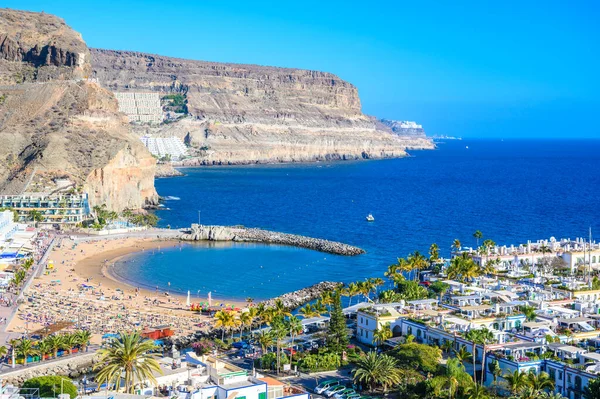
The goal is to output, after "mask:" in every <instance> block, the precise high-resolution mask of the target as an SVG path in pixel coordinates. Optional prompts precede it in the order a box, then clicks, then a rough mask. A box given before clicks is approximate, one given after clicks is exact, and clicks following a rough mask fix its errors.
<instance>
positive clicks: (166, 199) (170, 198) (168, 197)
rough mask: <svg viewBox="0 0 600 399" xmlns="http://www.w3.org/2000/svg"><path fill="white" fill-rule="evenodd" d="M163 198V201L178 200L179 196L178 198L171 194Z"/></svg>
mask: <svg viewBox="0 0 600 399" xmlns="http://www.w3.org/2000/svg"><path fill="white" fill-rule="evenodd" d="M163 199H164V200H165V201H179V200H180V199H181V198H179V197H173V196H172V195H167V196H166V197H163Z"/></svg>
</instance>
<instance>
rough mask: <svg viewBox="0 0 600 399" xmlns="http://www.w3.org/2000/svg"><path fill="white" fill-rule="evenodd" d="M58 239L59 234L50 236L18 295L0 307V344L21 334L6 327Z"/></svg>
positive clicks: (40, 272) (39, 273) (42, 269)
mask: <svg viewBox="0 0 600 399" xmlns="http://www.w3.org/2000/svg"><path fill="white" fill-rule="evenodd" d="M60 239H61V237H60V236H53V237H52V239H51V240H50V243H49V244H48V247H47V248H46V250H45V251H44V253H43V255H42V257H41V258H40V260H39V261H38V262H36V263H34V265H33V268H32V272H31V273H30V274H29V276H28V277H27V280H25V284H23V288H22V289H21V292H19V295H17V297H16V298H15V299H14V301H13V304H12V306H7V307H1V308H0V317H1V318H3V319H4V318H5V319H6V322H5V323H4V324H2V325H1V326H0V345H4V344H5V343H8V342H9V341H10V340H11V339H13V338H19V337H20V336H21V334H19V333H8V332H6V328H7V327H8V325H9V324H10V322H11V321H12V319H13V317H15V315H16V314H17V308H18V307H19V304H20V303H21V301H22V300H23V296H24V294H25V291H27V289H29V287H30V286H31V284H32V283H33V279H34V278H35V277H39V276H41V274H42V273H43V271H44V268H45V265H46V261H47V260H48V257H49V256H50V252H52V249H53V248H54V246H55V245H56V243H57V242H58V241H59V240H60Z"/></svg>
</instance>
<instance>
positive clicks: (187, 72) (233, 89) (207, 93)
mask: <svg viewBox="0 0 600 399" xmlns="http://www.w3.org/2000/svg"><path fill="white" fill-rule="evenodd" d="M91 56H92V68H93V72H92V76H93V77H94V78H96V79H97V81H98V82H99V83H100V84H101V85H102V86H104V87H105V88H108V89H110V90H113V91H131V92H151V91H156V92H160V93H162V94H171V93H180V94H182V95H185V97H186V99H187V108H188V111H189V116H188V117H187V118H183V119H181V120H179V121H177V122H173V123H169V124H164V125H161V126H158V127H144V126H138V127H137V128H136V131H137V132H138V134H147V133H150V134H153V135H156V136H164V137H169V136H177V137H180V138H182V139H183V140H185V141H186V142H187V143H188V144H190V145H191V146H192V147H193V148H195V149H196V151H195V152H194V155H195V157H194V159H192V160H189V161H188V163H192V164H221V163H248V162H290V161H313V160H327V159H357V158H384V157H398V156H403V155H405V150H406V149H407V148H432V147H433V145H432V143H431V142H430V141H429V140H428V139H426V138H425V137H415V136H411V135H407V136H398V135H397V134H393V132H392V131H391V129H390V128H389V127H387V126H385V125H384V124H381V123H378V122H377V121H376V120H374V119H372V118H370V117H367V116H366V115H364V114H362V112H361V104H360V99H359V97H358V92H357V90H356V88H355V87H354V86H353V85H352V84H350V83H348V82H345V81H343V80H342V79H340V78H338V77H337V76H335V75H332V74H330V73H325V72H318V71H308V70H300V69H289V68H274V67H264V66H257V65H239V64H224V63H214V62H203V61H192V60H184V59H177V58H169V57H163V56H158V55H151V54H143V53H137V52H128V51H112V50H99V49H92V50H91Z"/></svg>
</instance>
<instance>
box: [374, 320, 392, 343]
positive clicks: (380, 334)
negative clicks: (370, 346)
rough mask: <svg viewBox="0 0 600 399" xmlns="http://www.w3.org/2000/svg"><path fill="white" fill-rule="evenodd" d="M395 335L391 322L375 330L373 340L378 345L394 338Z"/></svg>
mask: <svg viewBox="0 0 600 399" xmlns="http://www.w3.org/2000/svg"><path fill="white" fill-rule="evenodd" d="M393 335H394V334H393V333H392V329H391V328H390V323H386V324H385V325H383V326H381V328H378V329H376V330H375V331H373V342H375V344H376V345H377V346H380V345H381V344H383V343H384V342H385V341H387V340H388V339H390V338H392V337H393Z"/></svg>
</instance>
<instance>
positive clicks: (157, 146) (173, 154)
mask: <svg viewBox="0 0 600 399" xmlns="http://www.w3.org/2000/svg"><path fill="white" fill-rule="evenodd" d="M142 143H144V145H145V146H146V148H148V151H150V153H151V154H152V155H154V156H156V157H158V158H159V159H160V158H164V157H167V156H168V157H169V158H171V160H173V161H178V160H180V159H181V158H183V157H185V155H186V154H187V147H186V146H185V144H184V143H183V141H181V139H179V138H177V137H152V136H143V137H142Z"/></svg>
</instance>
